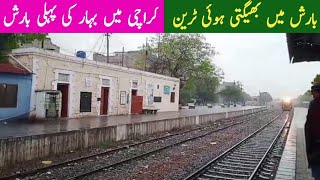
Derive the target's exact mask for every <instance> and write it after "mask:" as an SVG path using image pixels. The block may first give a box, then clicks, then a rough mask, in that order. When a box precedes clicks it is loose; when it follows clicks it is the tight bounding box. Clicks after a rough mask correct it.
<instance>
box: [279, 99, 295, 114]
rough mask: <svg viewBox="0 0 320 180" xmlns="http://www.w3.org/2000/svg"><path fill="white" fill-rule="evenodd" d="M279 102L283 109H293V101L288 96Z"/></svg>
mask: <svg viewBox="0 0 320 180" xmlns="http://www.w3.org/2000/svg"><path fill="white" fill-rule="evenodd" d="M281 104H282V105H281V106H282V110H283V111H291V110H292V109H293V102H292V100H291V99H290V98H284V99H283V100H282V102H281Z"/></svg>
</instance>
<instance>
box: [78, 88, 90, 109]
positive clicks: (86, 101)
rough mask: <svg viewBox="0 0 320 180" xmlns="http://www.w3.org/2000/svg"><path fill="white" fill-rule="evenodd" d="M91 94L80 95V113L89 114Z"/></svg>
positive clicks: (83, 93) (82, 93)
mask: <svg viewBox="0 0 320 180" xmlns="http://www.w3.org/2000/svg"><path fill="white" fill-rule="evenodd" d="M91 97H92V93H91V92H81V93H80V112H91Z"/></svg>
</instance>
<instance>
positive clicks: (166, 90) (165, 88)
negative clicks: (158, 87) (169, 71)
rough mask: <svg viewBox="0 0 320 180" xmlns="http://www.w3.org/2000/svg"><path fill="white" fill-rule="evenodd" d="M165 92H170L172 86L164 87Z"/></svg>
mask: <svg viewBox="0 0 320 180" xmlns="http://www.w3.org/2000/svg"><path fill="white" fill-rule="evenodd" d="M163 94H170V86H164V87H163Z"/></svg>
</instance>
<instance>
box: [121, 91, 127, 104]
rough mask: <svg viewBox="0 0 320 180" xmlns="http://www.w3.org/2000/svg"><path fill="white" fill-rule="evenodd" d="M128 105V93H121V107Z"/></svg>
mask: <svg viewBox="0 0 320 180" xmlns="http://www.w3.org/2000/svg"><path fill="white" fill-rule="evenodd" d="M125 104H126V91H121V92H120V105H125Z"/></svg>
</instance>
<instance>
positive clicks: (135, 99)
mask: <svg viewBox="0 0 320 180" xmlns="http://www.w3.org/2000/svg"><path fill="white" fill-rule="evenodd" d="M142 106H143V96H132V104H131V114H141V113H142Z"/></svg>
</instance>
